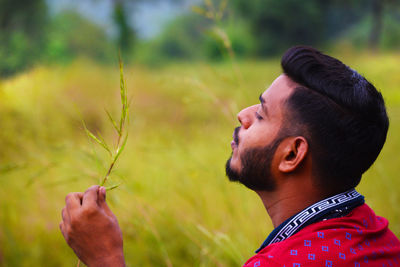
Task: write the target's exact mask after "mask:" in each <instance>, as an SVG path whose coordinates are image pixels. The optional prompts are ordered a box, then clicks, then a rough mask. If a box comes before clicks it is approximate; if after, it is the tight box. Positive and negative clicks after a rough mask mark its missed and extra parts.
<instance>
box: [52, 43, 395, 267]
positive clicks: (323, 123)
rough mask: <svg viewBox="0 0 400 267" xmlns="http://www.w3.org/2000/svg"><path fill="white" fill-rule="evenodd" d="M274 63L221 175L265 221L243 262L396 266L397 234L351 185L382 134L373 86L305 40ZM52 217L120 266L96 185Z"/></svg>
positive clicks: (91, 252)
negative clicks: (268, 227) (254, 199)
mask: <svg viewBox="0 0 400 267" xmlns="http://www.w3.org/2000/svg"><path fill="white" fill-rule="evenodd" d="M281 63H282V68H283V74H282V75H280V76H279V77H278V78H277V79H276V80H275V81H274V82H273V83H272V84H271V86H270V87H269V88H268V89H267V90H266V91H265V92H264V93H263V94H261V95H260V104H257V105H254V106H251V107H248V108H246V109H244V110H242V111H241V112H240V113H239V114H238V119H239V121H240V124H241V126H240V127H238V128H236V129H235V131H234V138H233V139H234V140H233V141H232V143H231V146H232V156H231V157H230V159H229V160H228V162H227V164H226V173H227V175H228V177H229V179H230V180H231V181H236V182H240V183H242V184H243V185H245V186H246V187H248V188H249V189H251V190H253V191H255V192H256V193H257V194H258V195H259V196H260V198H261V200H262V201H263V203H264V206H265V208H266V210H267V212H268V214H269V216H270V217H271V220H272V222H273V224H274V227H275V229H274V231H273V232H272V233H271V234H270V235H269V236H268V238H267V239H266V240H265V241H264V243H263V244H262V245H261V247H260V248H259V249H258V250H257V251H256V253H257V254H256V255H255V256H253V257H252V258H250V259H249V260H248V261H247V262H246V263H245V266H254V267H256V266H276V267H278V266H281V267H289V266H290V267H292V266H293V267H300V266H328V267H329V266H354V267H357V266H371V267H372V266H374V267H375V266H400V242H399V240H398V239H397V238H396V237H395V236H394V234H393V233H392V232H391V231H390V230H389V229H388V222H387V220H386V219H384V218H381V217H378V216H376V215H375V214H374V212H373V211H372V210H371V209H370V208H369V207H368V206H367V205H366V204H364V197H363V196H362V195H360V194H359V193H358V192H357V191H355V189H354V188H355V187H356V186H357V185H358V183H359V182H360V179H361V175H362V174H363V173H364V172H365V171H366V170H367V169H368V168H369V167H370V166H371V165H372V163H373V162H374V161H375V159H376V158H377V156H378V154H379V152H380V151H381V149H382V147H383V144H384V143H385V140H386V134H387V130H388V126H389V121H388V117H387V114H386V109H385V105H384V101H383V98H382V95H381V94H380V93H379V92H378V91H377V90H376V89H375V88H374V86H373V85H372V84H370V83H369V82H368V81H367V80H366V79H365V78H363V77H362V76H361V75H359V74H358V73H357V72H356V71H354V70H352V69H350V68H349V67H347V66H345V65H344V64H343V63H341V62H340V61H338V60H337V59H334V58H332V57H329V56H327V55H324V54H322V53H320V52H319V51H317V50H315V49H313V48H310V47H293V48H291V49H289V50H288V51H287V52H286V53H285V54H284V56H283V57H282V62H281ZM62 218H63V220H62V222H61V223H60V229H61V232H62V233H63V235H64V237H65V239H66V241H67V243H68V244H69V245H70V246H71V248H72V249H73V250H74V251H75V253H76V254H77V255H78V257H79V258H80V259H81V260H82V261H83V262H84V263H86V264H87V265H89V266H124V257H123V251H122V235H121V231H120V228H119V226H118V223H117V220H116V218H115V216H114V215H113V213H112V212H111V210H110V209H109V208H108V206H107V204H106V201H105V189H104V188H103V187H98V186H93V187H91V188H89V189H88V190H87V191H86V192H85V193H72V194H69V195H68V196H67V197H66V207H65V208H64V209H63V212H62ZM104 233H107V234H104Z"/></svg>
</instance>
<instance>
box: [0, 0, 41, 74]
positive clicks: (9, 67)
mask: <svg viewBox="0 0 400 267" xmlns="http://www.w3.org/2000/svg"><path fill="white" fill-rule="evenodd" d="M46 22H47V7H46V4H45V1H44V0H21V1H13V0H1V1H0V77H1V76H8V75H11V74H14V73H15V72H17V71H20V70H23V69H26V68H27V67H29V66H31V65H33V64H34V62H35V61H36V60H37V59H38V58H40V56H41V53H42V47H43V45H44V40H43V36H44V35H45V29H46Z"/></svg>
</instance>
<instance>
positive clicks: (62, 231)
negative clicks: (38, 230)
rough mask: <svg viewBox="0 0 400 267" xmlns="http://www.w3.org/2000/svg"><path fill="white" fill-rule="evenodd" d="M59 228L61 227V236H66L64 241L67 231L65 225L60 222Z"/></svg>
mask: <svg viewBox="0 0 400 267" xmlns="http://www.w3.org/2000/svg"><path fill="white" fill-rule="evenodd" d="M58 226H59V227H60V231H61V234H62V235H63V236H64V239H66V236H65V230H64V228H65V226H64V223H63V222H60V224H59V225H58Z"/></svg>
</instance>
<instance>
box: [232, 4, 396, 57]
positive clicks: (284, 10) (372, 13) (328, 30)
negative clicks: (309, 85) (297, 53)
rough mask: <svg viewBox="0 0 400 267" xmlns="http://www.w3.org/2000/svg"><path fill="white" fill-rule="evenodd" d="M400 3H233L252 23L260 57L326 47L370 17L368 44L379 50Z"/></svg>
mask: <svg viewBox="0 0 400 267" xmlns="http://www.w3.org/2000/svg"><path fill="white" fill-rule="evenodd" d="M399 6H400V1H399V0H325V1H320V0H308V1H296V0H280V1H275V0H253V1H246V0H232V1H231V7H232V8H233V10H234V11H235V12H236V13H238V14H240V15H241V16H242V17H244V18H245V19H246V20H247V21H249V22H250V26H251V28H252V30H253V34H255V35H256V36H257V39H258V46H257V47H258V49H257V52H258V54H259V55H272V54H276V53H278V52H282V50H285V49H286V48H288V47H289V46H292V45H295V44H299V43H301V44H308V45H324V44H327V43H329V42H334V41H335V39H336V38H338V37H339V36H340V35H341V34H343V32H345V31H346V30H348V29H349V28H351V27H353V26H354V25H357V24H359V23H362V21H363V20H364V19H365V18H367V17H371V23H370V31H369V32H370V33H369V38H368V40H365V42H366V44H368V45H369V47H370V48H373V49H377V48H378V45H379V44H380V42H381V39H382V31H383V26H384V25H383V21H384V15H385V12H388V8H390V9H394V8H398V7H399Z"/></svg>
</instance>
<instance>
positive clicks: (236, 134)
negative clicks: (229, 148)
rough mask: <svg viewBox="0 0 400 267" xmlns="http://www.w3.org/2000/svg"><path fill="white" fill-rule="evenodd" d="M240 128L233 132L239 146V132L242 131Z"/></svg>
mask: <svg viewBox="0 0 400 267" xmlns="http://www.w3.org/2000/svg"><path fill="white" fill-rule="evenodd" d="M240 128H241V127H240V126H239V127H236V128H235V131H234V132H233V141H234V142H235V143H236V144H237V145H238V144H239V131H240Z"/></svg>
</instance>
